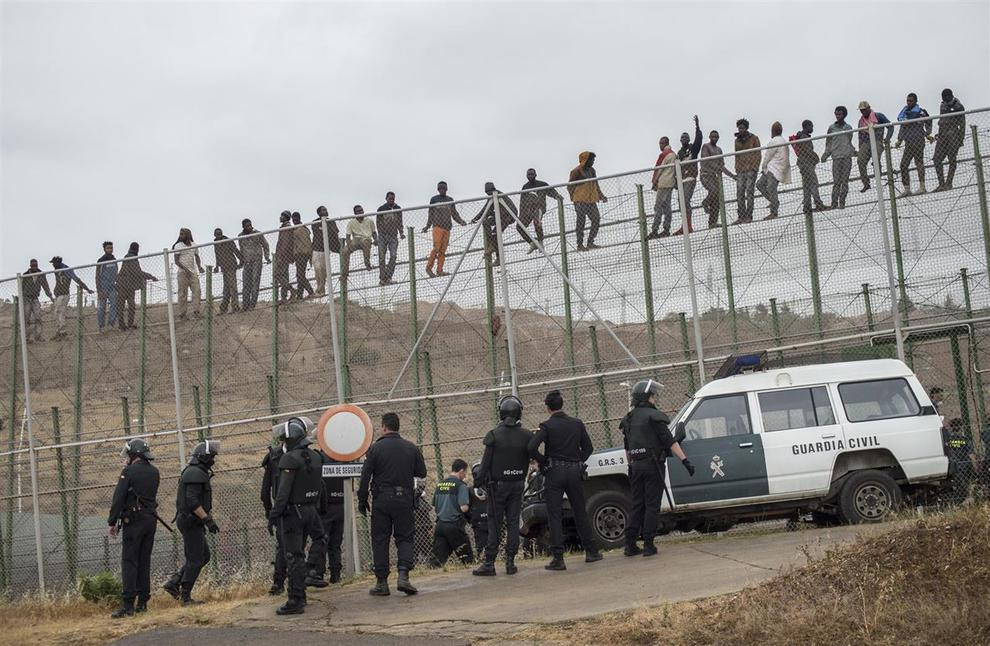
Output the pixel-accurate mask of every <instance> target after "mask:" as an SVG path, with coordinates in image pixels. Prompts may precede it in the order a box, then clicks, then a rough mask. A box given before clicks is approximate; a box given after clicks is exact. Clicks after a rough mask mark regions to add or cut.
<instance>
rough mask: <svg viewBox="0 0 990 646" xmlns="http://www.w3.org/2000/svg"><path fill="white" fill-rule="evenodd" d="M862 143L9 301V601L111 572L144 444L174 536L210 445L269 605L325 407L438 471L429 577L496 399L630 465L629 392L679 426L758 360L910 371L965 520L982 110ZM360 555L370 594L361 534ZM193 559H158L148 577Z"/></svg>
mask: <svg viewBox="0 0 990 646" xmlns="http://www.w3.org/2000/svg"><path fill="white" fill-rule="evenodd" d="M870 115H874V116H870ZM876 116H878V115H877V114H876V113H873V112H872V111H871V110H870V109H869V108H866V109H864V111H863V121H862V124H863V125H864V126H865V127H862V128H859V129H857V128H856V123H857V122H856V120H854V119H852V118H851V117H849V118H848V121H849V127H846V126H843V125H842V124H840V123H836V124H833V125H832V126H831V127H829V133H828V134H826V135H816V134H813V126H812V127H811V128H803V131H802V132H799V133H795V134H794V136H790V135H791V133H785V132H783V131H782V129H777V130H772V134H773V135H774V136H773V137H772V138H771V139H770V140H769V141H758V140H756V138H755V137H754V136H752V135H750V134H749V133H747V132H744V131H743V130H742V129H740V131H739V132H737V133H736V134H735V136H730V133H724V135H723V136H722V138H721V144H719V143H718V142H717V141H716V140H715V137H713V136H712V134H711V133H710V132H709V131H704V130H702V129H701V128H700V126H699V127H698V128H697V130H694V129H693V128H692V131H693V134H692V132H688V133H686V135H685V136H684V137H683V138H682V140H681V141H682V144H681V145H680V146H679V145H678V144H677V142H676V140H674V139H673V135H674V133H671V142H672V143H671V148H670V150H667V151H665V150H661V157H660V159H658V160H657V163H656V164H655V165H654V167H650V168H648V169H646V170H642V171H635V172H627V173H620V174H609V173H607V172H606V170H600V174H601V177H597V178H594V179H591V178H590V175H591V170H590V169H592V168H595V169H608V160H607V159H603V160H594V161H593V163H592V164H589V163H588V155H587V154H586V153H582V154H581V156H580V165H579V166H577V167H576V168H575V169H574V170H573V171H572V172H571V175H570V181H569V183H567V184H566V185H565V184H560V185H556V186H548V185H541V184H539V183H538V180H536V179H535V178H527V179H529V180H530V181H529V182H528V183H527V184H526V187H524V188H525V190H524V191H521V192H520V191H502V190H501V187H500V188H496V187H487V190H488V193H487V194H485V195H483V196H482V197H480V198H475V199H467V200H454V201H449V200H448V196H446V190H444V191H442V194H438V196H437V197H436V198H434V200H433V203H432V205H431V206H424V207H415V208H405V207H402V206H400V204H401V203H402V202H403V201H406V198H405V196H395V199H394V200H392V198H388V199H386V202H385V204H383V205H382V206H381V207H376V206H374V205H363V206H364V211H365V212H366V215H364V216H363V217H362V218H361V219H358V217H357V216H355V215H351V214H349V215H347V216H340V215H339V214H335V217H332V218H321V217H320V214H319V213H315V212H314V213H308V214H306V215H305V216H304V220H300V221H301V222H302V223H301V224H296V225H293V224H292V223H291V221H290V222H289V223H287V224H286V226H283V227H280V228H278V229H276V230H273V231H267V232H258V231H256V230H254V229H253V228H251V227H250V225H246V226H244V228H243V230H241V231H240V232H239V233H238V234H237V235H231V236H230V239H227V238H223V237H220V238H218V240H216V241H214V242H210V243H207V244H202V241H201V238H202V237H203V236H204V235H208V232H207V231H198V230H196V231H193V232H191V233H193V234H195V236H196V238H195V239H194V238H193V236H192V235H189V236H186V235H183V236H181V237H180V240H178V241H176V242H175V243H174V244H173V245H169V246H168V247H167V248H165V249H164V250H163V251H161V252H157V253H152V254H146V255H142V254H141V253H140V250H139V249H137V248H136V247H132V248H131V249H130V250H129V252H128V255H127V256H121V255H120V254H119V253H118V254H116V257H115V259H114V260H110V261H106V262H104V263H101V264H98V265H83V266H75V267H74V268H73V269H72V270H69V269H68V268H67V266H68V265H71V264H72V261H74V260H77V259H72V258H66V259H65V265H66V267H64V268H63V266H62V264H54V265H53V267H55V268H54V269H52V270H47V271H41V270H40V269H39V270H38V273H35V272H34V271H31V272H25V273H23V274H21V275H20V276H19V277H18V278H16V279H7V280H4V281H0V422H2V439H3V443H2V444H3V445H2V447H0V448H2V451H0V588H2V589H3V590H5V591H7V592H9V593H21V592H25V591H30V590H33V589H36V588H38V587H39V586H40V585H43V586H46V587H47V588H48V589H59V588H66V587H69V586H71V585H72V584H73V583H74V581H75V580H76V578H77V577H78V576H79V575H81V574H85V573H90V572H94V571H98V570H105V569H110V570H116V569H117V568H118V567H119V565H118V563H119V553H118V550H119V544H118V543H117V542H116V541H115V540H114V539H109V538H108V537H107V532H106V515H107V510H108V507H109V501H110V497H111V493H112V490H113V487H114V485H115V480H116V474H117V470H118V469H119V468H120V466H121V465H120V459H119V457H118V451H119V449H120V446H121V445H122V443H123V441H124V439H126V438H129V437H132V436H135V435H141V436H146V437H148V438H149V441H150V443H151V444H152V447H153V452H154V455H155V458H156V459H155V464H156V466H158V468H159V469H160V471H161V474H162V487H161V490H160V495H159V503H160V511H161V514H162V516H163V517H164V518H166V519H170V518H171V516H172V513H173V511H174V506H173V500H172V493H173V492H174V490H175V484H176V480H177V477H178V474H179V472H180V471H181V468H182V466H183V464H184V462H185V460H186V456H187V455H188V454H189V453H190V451H191V448H192V446H193V445H194V444H195V442H197V441H199V439H201V438H206V437H210V438H213V439H219V440H221V446H222V453H221V456H220V459H219V462H218V465H217V467H216V469H215V471H216V477H215V478H214V480H213V486H214V490H215V507H216V510H215V516H216V518H217V520H218V522H219V524H220V526H221V527H222V530H223V531H221V533H220V534H219V535H217V536H216V537H215V538H211V541H212V542H213V545H212V548H213V553H214V558H213V560H212V561H211V564H210V565H209V566H208V568H207V570H206V576H214V577H217V578H219V579H226V578H229V577H231V576H236V575H244V576H260V575H262V574H263V573H265V572H270V561H271V559H272V555H273V550H274V541H273V539H272V538H271V537H270V536H269V534H268V532H267V524H266V521H265V518H264V515H263V511H262V506H261V502H260V481H261V466H260V465H261V459H262V457H263V455H264V452H265V450H266V445H267V443H268V440H269V437H270V434H269V431H270V428H271V426H272V425H273V424H274V423H276V422H277V421H279V420H284V419H286V418H287V417H288V416H289V415H290V414H296V413H309V414H318V413H319V412H321V411H322V410H323V409H325V408H326V407H327V406H328V405H331V404H334V403H337V402H338V401H348V402H355V403H358V404H360V405H362V406H364V407H365V408H366V410H367V411H368V412H369V414H370V415H371V417H372V418H373V419H375V420H377V419H380V416H381V415H382V414H383V413H384V412H387V411H395V412H397V413H399V415H400V418H401V420H402V432H403V434H404V435H405V436H406V437H408V438H410V439H412V440H414V441H415V442H416V443H417V444H419V445H420V446H421V447H422V449H423V453H424V455H425V457H426V460H427V465H428V472H429V476H428V478H427V481H426V483H425V491H426V495H425V503H424V505H423V507H422V508H421V509H420V510H419V511H418V512H417V552H418V554H419V555H420V559H419V560H420V563H421V564H424V565H425V564H428V563H429V554H430V544H431V541H432V521H431V516H430V510H429V499H430V498H431V496H430V493H431V492H432V490H433V487H434V485H435V483H436V481H437V480H438V479H440V478H442V477H444V475H445V474H446V472H447V471H448V469H449V467H450V464H451V462H452V461H453V460H454V459H455V458H463V459H465V460H467V461H468V463H469V464H470V463H472V462H474V461H475V460H478V459H480V456H481V453H482V445H481V439H482V438H483V436H484V435H485V433H486V432H487V430H488V429H489V428H491V427H492V425H493V424H494V422H495V418H496V414H495V401H496V399H497V397H498V396H499V394H502V393H508V392H511V391H512V390H513V389H515V390H516V391H517V392H518V393H519V395H520V397H521V399H522V400H523V402H524V405H525V409H526V413H525V424H526V425H527V426H529V427H535V426H536V424H537V423H538V421H539V419H540V418H541V412H542V410H543V406H542V399H543V395H544V394H545V392H546V391H547V390H549V389H551V388H559V389H560V390H562V392H563V393H564V396H565V401H566V407H567V410H568V412H570V413H572V414H575V415H578V416H580V417H582V418H583V419H584V420H585V422H586V424H587V426H588V429H589V431H590V433H591V436H592V439H593V441H594V444H595V446H596V448H607V447H613V446H620V445H621V434H620V432H619V428H618V423H619V420H620V419H621V418H622V416H623V415H624V414H625V412H626V410H627V401H628V389H627V388H628V384H630V383H632V382H634V381H636V380H637V379H639V378H641V377H645V376H647V375H649V376H651V377H653V378H655V379H659V380H660V381H661V382H662V383H663V384H664V385H665V386H666V389H665V390H664V401H663V402H662V405H661V407H662V408H664V409H665V410H667V411H669V412H671V413H673V412H674V411H676V410H678V409H679V408H680V407H681V406H682V404H683V403H684V402H685V401H686V400H687V399H688V398H689V397H690V396H691V395H692V393H694V392H695V391H696V390H697V389H698V388H699V387H700V386H701V385H702V384H703V383H704V382H705V381H707V380H708V379H710V378H711V375H712V374H713V373H714V371H715V369H716V368H717V367H718V365H719V364H720V363H721V362H722V361H723V360H724V358H725V357H726V356H728V355H730V354H733V353H742V352H758V351H763V350H766V351H767V352H768V357H769V359H770V364H771V365H772V366H775V367H777V366H790V365H799V364H806V363H819V362H823V361H834V360H856V359H867V358H877V357H902V358H903V359H904V360H905V361H906V362H907V363H908V364H909V365H911V366H912V367H913V369H914V370H915V371H916V372H917V374H918V375H919V377H920V378H921V380H922V382H923V383H924V384H925V385H926V387H939V388H941V389H942V390H943V392H944V395H945V400H944V402H943V403H942V405H941V407H940V412H941V413H942V414H943V415H944V416H945V418H946V424H947V425H948V426H949V427H950V430H951V431H952V432H954V433H956V434H958V436H959V437H960V438H962V439H964V440H965V442H963V443H959V444H957V445H956V446H957V450H955V452H954V453H953V455H952V456H950V457H951V459H952V460H953V461H954V462H955V463H956V464H957V467H958V470H959V471H960V472H961V473H962V474H963V475H964V480H963V484H962V485H961V486H960V487H958V488H957V489H956V490H955V491H956V493H955V494H954V496H955V497H954V500H957V501H958V500H963V499H965V498H967V497H969V496H972V495H980V494H981V492H984V491H985V486H986V474H987V471H986V468H985V466H984V465H985V462H984V456H985V450H986V448H985V444H984V442H985V441H986V438H987V435H986V433H987V429H988V420H987V416H986V401H985V399H986V389H985V388H984V384H983V380H984V372H985V371H986V370H987V369H988V368H987V366H990V357H987V356H986V353H987V346H988V343H990V341H988V338H987V337H988V336H990V315H988V308H990V284H988V267H990V217H988V207H987V199H988V191H987V184H986V174H987V171H988V167H987V162H986V160H985V159H984V157H983V152H985V151H987V150H988V148H990V111H987V110H977V111H971V112H968V113H959V114H955V115H954V116H951V117H944V118H938V117H936V118H931V119H921V120H916V121H911V122H909V123H902V124H894V125H889V126H885V125H883V123H882V122H883V120H882V119H877V118H875V117H876ZM751 125H752V130H753V131H759V132H763V131H764V130H765V126H764V125H759V124H751ZM850 128H851V129H850ZM819 129H822V130H823V129H824V128H819ZM936 135H937V136H938V138H937V139H934V137H935V136H936ZM929 136H931V137H932V139H934V141H933V140H930V139H929V138H928V137H929ZM871 138H873V142H872V145H871ZM761 144H762V145H761ZM898 144H899V145H898ZM719 145H721V146H722V147H723V148H724V149H725V153H724V154H723V153H722V152H721V150H720V149H719V148H718V146H719ZM905 160H906V161H905ZM875 162H879V163H875ZM578 163H579V159H578V156H575V164H576V165H577V164H578ZM907 163H910V168H909V169H908V166H907ZM877 169H879V170H880V172H879V173H877V172H876V171H877ZM919 175H923V176H924V178H925V180H926V181H927V184H926V185H925V188H927V192H921V190H920V189H921V185H920V184H919V181H918V179H917V178H918V176H919ZM907 177H910V182H906V178H907ZM520 183H522V178H521V180H520ZM444 189H446V187H444ZM451 189H452V191H454V189H456V191H454V192H463V193H470V192H471V191H469V190H468V189H467V188H465V187H451ZM906 189H907V190H906ZM908 191H910V194H908ZM493 196H495V198H496V199H493ZM754 197H755V199H754ZM390 200H391V201H390ZM273 220H274V218H273ZM496 222H497V223H499V226H497V227H496V226H495V224H496ZM685 225H687V226H685ZM259 226H260V225H259ZM229 233H230V232H228V234H229ZM216 235H217V236H222V234H216ZM117 251H118V252H119V251H120V250H119V249H118V250H117ZM90 290H92V292H90ZM988 378H990V377H988ZM743 531H745V530H743ZM356 534H357V538H358V548H357V552H358V554H359V556H360V561H361V565H362V566H363V567H365V568H366V567H368V565H369V563H370V546H369V541H368V527H367V524H366V522H365V521H364V520H363V519H361V518H358V519H357V532H356ZM181 553H182V551H181V545H180V541H179V540H177V537H176V535H171V534H168V533H167V532H165V531H160V532H159V533H158V535H157V544H156V547H155V557H154V563H155V571H156V573H157V574H159V575H161V574H165V573H168V572H170V571H171V570H173V569H174V568H176V567H177V566H178V564H179V562H180V560H181ZM39 556H40V559H41V561H40V563H39ZM345 560H347V561H352V560H353V559H352V557H351V553H350V552H348V553H347V554H345ZM39 565H40V567H39ZM40 577H43V579H42V578H40Z"/></svg>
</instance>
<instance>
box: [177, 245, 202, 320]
mask: <svg viewBox="0 0 990 646" xmlns="http://www.w3.org/2000/svg"><path fill="white" fill-rule="evenodd" d="M172 255H173V256H174V257H175V268H176V274H177V278H178V282H179V294H178V305H179V318H180V319H185V318H186V308H187V306H188V304H187V302H186V292H192V300H193V316H195V317H196V318H199V299H200V293H199V275H200V274H202V273H203V271H204V270H203V266H202V265H201V264H200V262H199V253H198V252H197V251H196V249H193V237H192V231H190V230H189V229H184V228H183V229H179V239H178V240H176V241H175V244H174V245H172Z"/></svg>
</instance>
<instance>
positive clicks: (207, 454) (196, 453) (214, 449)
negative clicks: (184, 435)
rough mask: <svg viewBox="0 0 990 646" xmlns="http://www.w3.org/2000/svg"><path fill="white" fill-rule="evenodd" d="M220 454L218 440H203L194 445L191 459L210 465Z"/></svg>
mask: <svg viewBox="0 0 990 646" xmlns="http://www.w3.org/2000/svg"><path fill="white" fill-rule="evenodd" d="M219 454H220V442H218V441H216V440H204V441H202V442H200V443H199V444H197V445H196V448H195V449H193V452H192V461H193V462H199V463H200V464H202V465H205V466H207V467H212V466H213V462H214V461H215V460H216V459H217V455H219Z"/></svg>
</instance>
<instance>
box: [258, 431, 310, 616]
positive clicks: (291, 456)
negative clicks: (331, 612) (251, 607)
mask: <svg viewBox="0 0 990 646" xmlns="http://www.w3.org/2000/svg"><path fill="white" fill-rule="evenodd" d="M278 469H279V478H278V480H279V483H278V484H279V486H278V494H277V495H276V497H275V504H274V505H272V511H271V513H270V515H269V516H270V517H271V518H274V519H277V520H278V521H279V533H281V535H282V547H283V549H284V550H285V563H286V567H287V570H288V576H289V602H290V603H291V602H293V601H295V602H300V601H305V600H306V552H305V547H306V537H307V536H308V537H310V538H311V539H312V541H313V549H314V550H318V554H319V555H322V545H323V526H322V525H321V524H320V514H319V510H318V509H317V507H318V505H319V504H320V499H321V497H322V492H323V474H322V472H321V462H320V458H319V456H318V455H316V453H314V452H313V451H312V450H311V449H309V448H308V447H307V446H300V447H297V448H294V449H292V450H291V451H288V452H287V453H286V454H285V455H283V456H282V458H281V459H280V460H279V461H278Z"/></svg>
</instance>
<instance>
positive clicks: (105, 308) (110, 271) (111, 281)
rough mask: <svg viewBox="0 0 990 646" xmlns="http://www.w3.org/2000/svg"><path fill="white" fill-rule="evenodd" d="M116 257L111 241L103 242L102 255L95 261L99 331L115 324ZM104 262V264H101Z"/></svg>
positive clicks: (110, 327)
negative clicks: (96, 263)
mask: <svg viewBox="0 0 990 646" xmlns="http://www.w3.org/2000/svg"><path fill="white" fill-rule="evenodd" d="M116 260H117V258H116V257H114V255H113V243H112V242H110V241H109V240H107V241H106V242H104V243H103V255H102V256H100V259H99V260H97V261H96V262H98V263H100V264H98V265H97V266H96V322H97V324H98V325H99V326H100V332H102V331H103V326H104V324H106V326H107V328H108V329H111V330H112V329H113V328H114V326H115V325H117V263H116ZM103 263H106V264H103Z"/></svg>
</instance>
